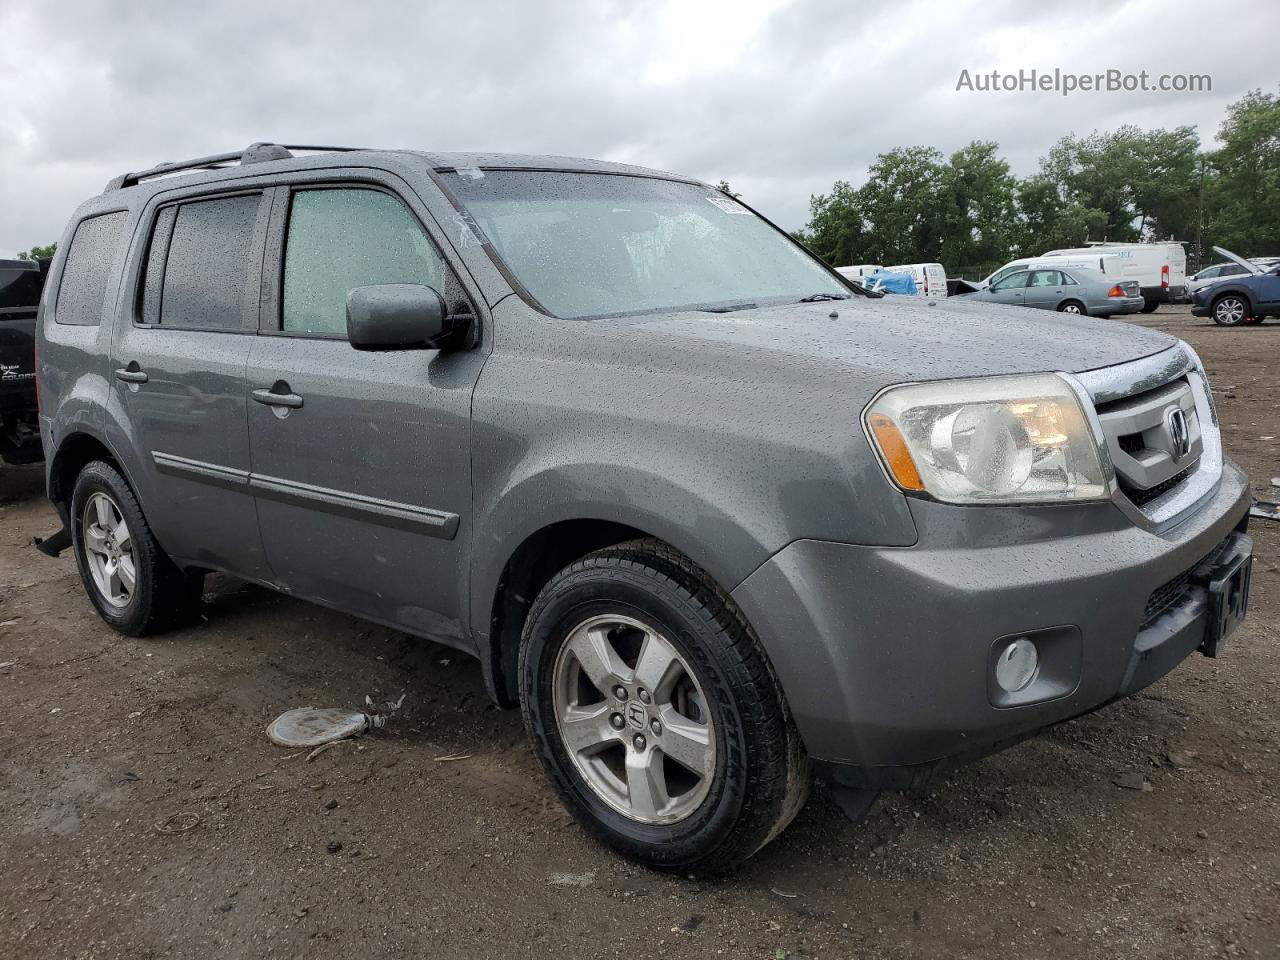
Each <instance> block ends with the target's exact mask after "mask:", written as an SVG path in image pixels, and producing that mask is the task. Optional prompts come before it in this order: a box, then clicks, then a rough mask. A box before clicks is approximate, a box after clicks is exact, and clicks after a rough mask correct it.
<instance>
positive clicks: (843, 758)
mask: <svg viewBox="0 0 1280 960" xmlns="http://www.w3.org/2000/svg"><path fill="white" fill-rule="evenodd" d="M303 154H309V155H303ZM39 346H40V351H39V363H40V371H39V376H40V383H41V387H42V394H41V403H42V410H41V422H40V425H41V431H42V434H43V439H44V446H45V450H46V453H47V455H48V489H49V496H50V498H51V499H52V500H53V502H54V503H55V504H56V505H57V508H58V511H59V513H60V514H61V516H62V518H63V519H64V521H65V523H66V524H67V526H68V528H69V538H70V541H71V543H72V544H73V546H74V550H75V554H76V560H77V563H78V565H79V569H80V573H81V576H82V578H83V580H84V584H85V589H86V591H87V593H88V596H89V598H90V600H91V601H92V602H93V604H94V605H95V606H96V607H97V609H98V611H99V612H100V613H101V615H102V617H103V618H104V619H105V620H106V621H107V622H108V623H109V624H111V625H112V626H114V627H115V628H116V629H118V630H120V631H121V632H123V633H126V634H131V635H138V634H143V633H147V632H149V631H154V630H158V629H161V628H164V627H168V626H171V625H173V624H176V623H179V622H181V621H182V620H183V619H184V618H185V617H187V616H189V615H190V613H191V612H192V610H193V609H194V607H195V605H196V604H197V603H198V601H199V597H200V582H201V578H202V576H203V575H204V573H205V572H206V571H210V570H219V571H226V572H229V573H232V574H234V575H236V576H239V577H243V578H245V579H247V580H250V581H253V582H256V583H260V584H264V585H266V586H269V587H272V588H275V589H279V590H283V591H286V592H288V593H289V594H291V595H295V596H298V597H302V598H306V599H308V600H312V601H314V602H316V603H320V604H324V605H326V606H329V607H334V608H337V609H340V610H345V611H349V612H351V613H354V614H357V615H359V616H362V617H366V618H369V619H371V620H374V621H377V622H380V623H384V624H388V625H391V626H394V627H397V628H399V629H402V630H405V631H407V632H409V633H412V634H417V635H420V636H423V637H429V638H431V639H433V640H436V641H438V642H440V643H444V644H449V645H451V646H454V647H457V648H459V649H462V650H465V651H467V652H469V653H471V654H474V655H475V656H476V657H478V658H479V661H480V665H481V669H482V671H483V674H484V677H485V680H486V682H487V685H488V687H489V690H490V691H491V693H492V695H493V697H494V699H495V700H496V701H497V702H498V703H499V704H501V705H504V706H514V705H516V704H519V705H520V706H521V707H522V709H523V713H524V719H525V722H526V725H527V728H528V731H529V735H530V738H531V740H532V743H533V745H534V749H535V750H536V752H537V754H538V756H539V758H540V759H541V761H542V762H543V764H544V765H545V768H546V771H547V773H548V776H549V778H550V780H551V782H552V784H553V785H554V787H555V789H556V790H557V792H558V793H559V795H560V796H561V798H562V799H563V800H564V802H565V804H566V805H567V806H568V808H569V809H570V810H571V811H572V812H573V814H574V815H575V816H576V817H577V818H578V820H579V821H580V822H581V823H582V824H583V825H584V826H585V827H587V828H588V829H589V830H591V831H592V832H593V833H594V834H595V835H597V836H598V837H600V838H602V839H603V840H605V841H607V842H608V843H610V844H611V845H613V846H614V847H615V848H617V849H619V850H621V851H623V852H625V853H627V854H629V855H631V856H634V857H637V858H639V859H641V860H643V861H644V862H646V863H649V864H652V865H655V866H659V867H664V868H668V869H678V870H682V871H696V872H707V871H713V870H717V869H722V868H724V867H727V866H729V865H731V864H733V863H736V862H738V861H739V860H741V859H743V858H744V857H747V856H749V855H750V854H751V853H752V852H754V851H755V850H757V849H759V848H760V847H761V846H763V845H764V844H765V843H767V842H768V841H769V840H770V839H771V838H772V837H774V836H776V835H777V834H778V832H779V831H781V830H782V829H783V828H784V827H785V826H786V824H787V823H788V822H790V820H791V819H792V817H793V816H794V815H795V813H796V811H797V810H798V809H799V808H800V805H801V804H802V803H803V801H804V798H805V796H806V792H807V788H808V784H809V775H810V771H811V770H812V771H816V772H817V773H818V774H819V775H821V776H823V777H824V778H826V779H827V780H828V781H829V782H830V783H831V784H832V786H833V790H834V791H835V794H836V796H837V797H838V798H840V799H841V800H842V802H844V803H846V805H847V807H848V808H849V809H853V808H855V807H862V806H864V805H865V803H866V801H867V800H868V798H870V797H873V796H874V794H875V792H876V791H878V790H881V789H884V788H889V787H906V786H912V785H916V786H918V785H922V784H924V783H926V782H927V781H928V780H929V778H930V777H931V776H933V775H934V774H936V773H937V772H938V771H939V770H944V769H946V768H947V767H948V766H949V765H951V764H954V763H956V762H958V761H960V760H963V759H966V758H970V757H974V756H979V755H981V754H982V753H984V752H987V751H990V750H992V749H995V748H996V747H997V746H999V745H1002V744H1007V743H1011V742H1013V741H1015V740H1017V739H1018V738H1020V737H1024V736H1027V735H1029V734H1031V733H1033V732H1034V731H1036V730H1038V729H1041V728H1043V727H1045V726H1046V725H1048V724H1052V723H1057V722H1059V721H1062V720H1065V719H1068V718H1070V717H1074V716H1077V715H1078V714H1081V713H1084V712H1086V711H1088V710H1092V709H1094V708H1096V707H1098V706H1100V705H1102V704H1105V703H1107V702H1109V701H1111V700H1114V699H1115V698H1117V697H1121V696H1125V695H1127V694H1131V693H1133V692H1134V691H1136V690H1139V689H1141V688H1142V687H1143V686H1145V685H1147V684H1149V683H1151V682H1153V681H1154V680H1156V679H1157V678H1159V677H1160V676H1162V675H1163V674H1164V673H1165V672H1167V671H1168V670H1170V669H1172V668H1173V667H1174V666H1175V665H1176V664H1177V663H1179V662H1180V661H1181V660H1182V659H1183V658H1184V657H1186V656H1187V655H1189V654H1190V653H1192V652H1194V651H1196V650H1201V651H1203V652H1205V653H1207V654H1210V655H1216V654H1217V653H1218V652H1219V651H1220V649H1221V645H1222V643H1223V642H1224V640H1225V639H1226V638H1227V636H1228V635H1229V634H1230V633H1231V632H1232V630H1233V629H1234V627H1235V625H1236V624H1237V623H1238V621H1239V620H1240V619H1241V618H1242V617H1243V615H1244V612H1245V608H1246V600H1247V595H1248V583H1249V569H1250V566H1249V563H1250V556H1251V543H1250V540H1249V538H1248V536H1246V534H1245V525H1246V522H1247V507H1248V483H1247V480H1246V478H1245V476H1244V475H1243V474H1242V473H1241V471H1240V470H1239V469H1237V468H1236V467H1235V466H1234V465H1233V464H1231V463H1230V462H1229V461H1227V460H1225V459H1224V457H1223V452H1222V444H1221V436H1220V433H1219V429H1218V424H1217V417H1216V413H1215V411H1214V407H1213V401H1212V399H1211V395H1210V392H1209V388H1208V385H1207V381H1206V376H1205V372H1204V368H1203V367H1202V366H1201V364H1200V361H1199V360H1198V358H1197V357H1196V356H1195V354H1194V353H1193V352H1192V351H1191V350H1190V348H1188V347H1187V346H1186V345H1185V344H1183V343H1181V342H1179V341H1177V340H1175V339H1173V338H1171V337H1169V336H1167V335H1165V334H1162V333H1159V332H1157V331H1153V330H1145V329H1141V328H1137V327H1133V326H1129V325H1125V324H1120V323H1112V322H1110V321H1106V320H1099V319H1094V318H1089V317H1077V316H1068V315H1057V314H1054V315H1049V314H1045V313H1044V312H1042V311H1034V310H1026V309H1023V308H1013V307H1001V306H999V305H992V304H981V303H961V302H956V301H939V302H932V301H925V300H910V301H909V302H903V301H902V300H897V301H892V300H886V299H880V298H877V297H872V296H869V295H867V294H866V291H864V290H862V288H861V287H859V286H857V285H856V284H853V283H851V282H849V281H846V280H844V279H843V278H841V277H840V276H839V275H838V274H836V273H834V272H833V271H832V270H830V269H829V268H827V267H826V266H825V265H824V264H822V263H821V262H820V261H818V260H817V259H816V258H814V257H813V256H812V255H810V254H809V253H808V252H807V251H806V250H804V249H803V248H802V247H800V246H798V245H797V244H796V243H795V242H793V241H792V240H791V239H790V238H789V237H788V236H787V235H786V234H785V233H784V232H783V231H781V230H779V229H778V228H777V227H775V226H773V225H772V224H771V223H769V222H768V221H766V220H765V219H763V218H762V217H760V216H759V215H758V214H756V213H755V212H754V211H753V210H751V209H750V208H749V207H747V206H745V205H743V204H742V203H740V202H739V201H737V200H735V199H734V198H732V197H730V196H727V195H726V194H724V193H722V192H720V191H719V190H717V189H715V188H714V187H710V186H708V185H706V184H704V183H700V182H698V181H696V180H691V179H689V178H686V177H681V176H678V175H674V174H668V173H662V172H660V171H655V170H647V169H643V168H640V167H633V166H625V165H621V164H614V163H600V162H596V161H591V160H574V159H567V158H562V157H545V156H538V157H530V156H509V155H484V154H430V153H418V152H413V151H369V150H359V151H345V150H340V149H336V148H333V149H324V148H286V147H283V146H279V145H273V144H255V145H254V146H252V147H250V148H249V149H248V150H245V151H238V152H236V153H232V154H223V155H219V156H214V157H207V158H203V159H200V160H196V161H191V162H189V163H186V164H174V165H167V166H162V167H157V168H155V169H153V170H149V171H144V172H142V173H131V174H126V175H124V176H121V177H119V178H117V179H116V180H114V181H112V182H111V183H110V184H109V185H108V188H107V189H106V190H105V191H104V192H103V193H102V194H101V195H100V196H97V197H94V198H93V199H91V200H88V201H87V202H85V203H84V204H83V205H82V206H81V207H80V208H79V209H78V210H77V211H76V213H75V215H74V217H73V218H72V221H71V223H70V224H69V225H68V227H67V230H66V232H65V233H64V235H63V237H62V240H61V242H60V243H59V247H58V254H57V257H56V259H55V261H54V264H53V270H52V273H51V276H50V281H49V290H48V292H47V294H46V296H45V299H44V304H43V308H42V314H41V322H40V339H39ZM67 536H68V534H64V535H63V538H64V539H65V538H66V537H67Z"/></svg>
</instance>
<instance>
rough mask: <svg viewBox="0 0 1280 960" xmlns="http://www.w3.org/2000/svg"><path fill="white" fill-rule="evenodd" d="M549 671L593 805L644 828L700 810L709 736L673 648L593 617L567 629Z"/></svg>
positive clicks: (711, 745)
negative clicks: (594, 800) (598, 803)
mask: <svg viewBox="0 0 1280 960" xmlns="http://www.w3.org/2000/svg"><path fill="white" fill-rule="evenodd" d="M552 669H553V673H552V678H553V679H552V682H553V685H554V687H553V700H554V706H555V715H556V724H557V727H558V729H559V732H560V737H561V740H562V741H563V743H564V747H565V750H566V752H567V753H568V755H569V757H570V759H571V760H572V762H573V765H574V767H575V768H576V769H577V771H578V773H579V774H580V775H581V776H582V778H583V780H584V781H585V782H586V784H587V786H588V787H589V788H590V789H591V791H592V792H593V793H594V794H595V795H596V796H597V797H599V798H600V800H602V801H603V802H604V803H606V804H608V805H609V806H610V807H612V808H613V809H614V810H616V811H618V812H619V813H621V814H623V815H624V816H626V817H629V818H630V819H632V820H635V821H636V822H638V823H645V824H664V823H675V822H677V821H680V820H683V819H685V818H686V817H688V816H689V815H690V814H692V813H693V812H694V811H695V810H697V809H698V807H699V806H700V805H701V803H702V801H703V800H704V799H705V798H706V796H707V793H708V791H709V790H710V788H711V782H712V779H713V777H714V774H715V768H716V731H715V726H714V722H713V720H712V718H711V713H710V711H709V710H708V709H707V701H706V697H705V695H704V693H703V691H702V687H701V686H700V684H699V683H698V681H697V678H696V677H695V676H694V674H693V671H692V670H690V668H689V664H688V663H687V662H686V661H685V659H684V657H682V656H681V655H680V653H679V651H678V650H677V649H676V648H675V646H674V645H673V644H672V643H671V641H669V640H668V639H667V638H666V637H664V636H663V635H662V634H661V633H660V632H659V631H658V630H657V629H655V628H653V627H651V626H649V625H647V624H644V623H642V622H640V621H639V620H635V619H633V618H631V617H625V616H620V615H612V614H610V615H605V616H595V617H591V618H590V619H587V620H584V621H583V622H582V623H579V624H578V625H577V626H576V627H574V628H573V629H572V630H570V631H569V635H568V638H567V639H566V640H565V642H564V644H563V646H562V647H561V648H560V651H559V653H558V654H557V656H556V661H555V665H554V667H553V668H552Z"/></svg>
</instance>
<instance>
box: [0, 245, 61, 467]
mask: <svg viewBox="0 0 1280 960" xmlns="http://www.w3.org/2000/svg"><path fill="white" fill-rule="evenodd" d="M49 263H50V261H49V260H0V459H2V460H4V462H5V463H11V464H25V463H35V462H37V461H39V459H40V458H41V456H43V453H42V451H41V448H40V428H39V421H38V418H37V416H36V360H35V346H36V312H37V309H38V307H39V306H40V291H41V290H42V289H43V288H44V278H45V274H46V273H47V272H48V269H49Z"/></svg>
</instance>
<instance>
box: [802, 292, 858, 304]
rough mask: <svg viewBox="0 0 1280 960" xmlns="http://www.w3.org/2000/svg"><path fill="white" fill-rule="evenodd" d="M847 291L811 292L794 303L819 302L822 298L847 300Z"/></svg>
mask: <svg viewBox="0 0 1280 960" xmlns="http://www.w3.org/2000/svg"><path fill="white" fill-rule="evenodd" d="M848 299H849V295H848V294H847V293H811V294H809V296H807V297H801V298H800V299H799V300H797V301H796V303H819V302H820V301H822V300H848Z"/></svg>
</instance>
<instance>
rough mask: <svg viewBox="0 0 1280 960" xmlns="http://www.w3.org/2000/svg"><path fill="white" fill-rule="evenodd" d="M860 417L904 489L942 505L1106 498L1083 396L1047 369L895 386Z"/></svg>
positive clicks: (1107, 487)
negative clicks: (942, 502) (1082, 405)
mask: <svg viewBox="0 0 1280 960" xmlns="http://www.w3.org/2000/svg"><path fill="white" fill-rule="evenodd" d="M865 419H866V427H867V433H868V434H869V436H870V437H871V440H872V444H873V445H874V446H875V447H876V449H877V450H878V451H879V453H880V459H881V461H882V462H883V463H884V465H885V469H886V471H887V472H888V474H889V476H890V477H891V478H892V479H893V480H894V482H896V483H897V484H898V486H899V487H901V488H902V489H904V490H908V491H912V492H920V493H929V494H931V495H932V496H933V497H935V498H936V499H938V500H942V501H945V502H947V503H1046V502H1059V501H1064V500H1102V499H1107V498H1108V497H1110V495H1111V490H1110V479H1109V477H1108V476H1107V469H1106V467H1104V465H1103V460H1102V455H1101V453H1100V451H1099V446H1098V440H1097V439H1096V438H1095V436H1094V433H1093V430H1092V428H1091V427H1090V426H1089V421H1088V419H1087V418H1086V416H1085V413H1084V410H1083V409H1082V408H1081V406H1080V401H1079V399H1078V398H1077V396H1076V393H1075V391H1074V390H1073V389H1072V388H1071V386H1070V384H1068V383H1067V382H1066V381H1065V380H1064V379H1063V378H1062V377H1059V376H1056V375H1054V374H1051V373H1046V374H1035V375H1032V376H1018V377H991V378H983V379H975V380H943V381H939V382H936V383H916V384H907V385H905V386H901V387H892V388H890V389H888V390H886V391H884V392H883V393H881V394H880V395H879V396H878V397H876V399H875V400H874V401H872V403H871V406H869V407H868V408H867V411H866V414H865Z"/></svg>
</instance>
